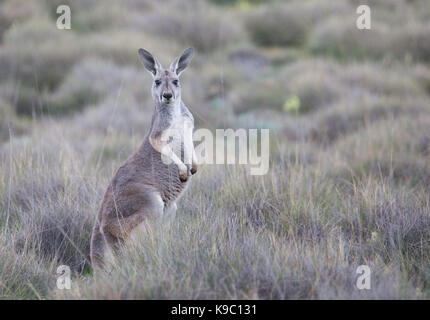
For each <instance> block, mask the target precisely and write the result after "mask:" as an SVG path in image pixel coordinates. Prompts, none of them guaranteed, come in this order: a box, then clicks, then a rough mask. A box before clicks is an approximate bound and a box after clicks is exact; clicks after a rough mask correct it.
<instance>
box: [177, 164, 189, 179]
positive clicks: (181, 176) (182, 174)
mask: <svg viewBox="0 0 430 320" xmlns="http://www.w3.org/2000/svg"><path fill="white" fill-rule="evenodd" d="M179 180H181V181H182V182H185V181H187V180H188V168H187V167H186V166H184V168H182V169H179Z"/></svg>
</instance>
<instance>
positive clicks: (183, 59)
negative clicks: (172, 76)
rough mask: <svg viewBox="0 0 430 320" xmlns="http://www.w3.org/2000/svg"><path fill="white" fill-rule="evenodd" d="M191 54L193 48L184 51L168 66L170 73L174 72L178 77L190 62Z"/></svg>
mask: <svg viewBox="0 0 430 320" xmlns="http://www.w3.org/2000/svg"><path fill="white" fill-rule="evenodd" d="M193 52H194V50H193V48H188V49H186V50H185V51H184V52H183V53H182V55H181V56H179V57H178V58H176V59H175V61H173V62H172V64H171V65H170V71H172V72H176V74H177V75H178V76H179V75H180V74H181V73H182V71H184V70H185V68H186V67H187V66H188V65H189V63H190V62H191V58H192V57H193Z"/></svg>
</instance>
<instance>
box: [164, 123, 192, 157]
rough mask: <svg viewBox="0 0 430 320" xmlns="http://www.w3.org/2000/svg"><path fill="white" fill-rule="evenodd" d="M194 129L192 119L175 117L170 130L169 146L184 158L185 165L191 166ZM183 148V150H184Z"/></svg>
mask: <svg viewBox="0 0 430 320" xmlns="http://www.w3.org/2000/svg"><path fill="white" fill-rule="evenodd" d="M193 129H194V125H193V122H192V120H191V119H189V118H188V117H185V116H182V115H181V116H178V117H175V118H174V120H173V121H172V123H171V124H170V126H169V129H168V132H169V133H168V135H169V139H170V142H169V145H170V146H171V148H172V150H173V152H174V153H175V154H176V155H177V156H178V157H179V158H182V150H183V159H182V160H183V162H184V163H185V164H191V160H192V155H193V148H194V147H193ZM182 148H183V149H182Z"/></svg>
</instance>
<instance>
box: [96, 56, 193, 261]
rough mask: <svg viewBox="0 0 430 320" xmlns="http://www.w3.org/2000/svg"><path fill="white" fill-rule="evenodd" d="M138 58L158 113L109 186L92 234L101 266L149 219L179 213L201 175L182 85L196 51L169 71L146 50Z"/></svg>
mask: <svg viewBox="0 0 430 320" xmlns="http://www.w3.org/2000/svg"><path fill="white" fill-rule="evenodd" d="M138 54H139V57H140V60H141V62H142V63H143V66H144V67H145V68H146V70H148V71H149V72H150V73H151V75H152V76H153V80H154V81H153V84H152V98H153V100H154V104H155V109H154V113H153V115H152V120H151V126H150V129H149V131H148V133H147V135H146V137H145V138H144V140H143V143H142V144H141V145H140V147H139V149H138V150H137V151H136V152H135V153H134V154H133V155H131V156H130V157H129V158H128V159H127V160H126V161H125V162H124V163H123V164H122V165H121V166H120V168H119V169H118V170H117V171H116V173H115V175H114V177H113V179H112V180H111V182H110V184H109V185H108V187H107V190H106V193H105V195H104V198H103V201H102V203H101V207H100V210H99V212H98V216H97V219H96V222H95V224H94V228H93V232H92V236H91V248H90V256H91V263H92V264H93V266H94V267H95V268H97V267H100V268H102V267H103V265H104V258H105V256H106V254H107V253H108V252H109V253H112V252H114V251H115V250H116V249H117V248H118V245H119V244H120V243H123V242H124V241H125V240H126V239H127V238H128V237H129V236H130V234H131V233H132V232H141V231H140V230H141V228H140V227H141V226H142V225H144V224H145V222H146V220H148V219H152V218H157V217H160V216H162V215H163V214H164V213H165V212H166V211H170V212H175V211H176V209H177V206H176V203H175V201H176V200H177V199H178V198H179V196H180V195H181V194H182V193H183V191H184V190H185V189H186V187H187V185H188V184H189V182H190V180H191V175H194V174H195V173H196V172H197V161H196V155H195V151H194V146H193V140H192V131H193V128H194V118H193V116H192V114H191V112H190V111H189V110H188V108H187V107H186V106H185V104H184V103H183V102H182V99H181V86H180V83H179V76H180V75H181V73H182V72H183V71H184V69H185V68H186V67H187V66H188V64H189V63H190V61H191V58H192V56H193V49H192V48H188V49H186V50H185V51H184V52H183V53H182V55H181V56H179V57H178V58H176V59H175V60H174V61H173V62H172V64H171V65H170V67H169V69H164V68H163V67H162V66H161V64H160V63H159V62H158V61H157V59H155V58H154V57H153V56H152V54H151V53H149V52H148V51H146V50H144V49H139V50H138ZM172 140H173V141H172ZM182 159H183V161H182Z"/></svg>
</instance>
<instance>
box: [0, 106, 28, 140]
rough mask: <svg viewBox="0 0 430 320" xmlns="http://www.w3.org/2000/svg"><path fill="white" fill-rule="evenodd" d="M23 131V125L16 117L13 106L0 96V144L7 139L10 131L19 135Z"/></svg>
mask: <svg viewBox="0 0 430 320" xmlns="http://www.w3.org/2000/svg"><path fill="white" fill-rule="evenodd" d="M10 130H11V131H12V132H10ZM25 131H26V130H25V126H24V124H23V122H22V121H20V120H19V119H18V118H17V117H16V115H15V112H14V110H13V107H12V106H11V105H10V104H9V103H7V102H6V101H4V100H3V99H1V98H0V144H1V143H2V142H4V141H6V140H8V139H9V138H10V134H11V133H12V134H13V135H20V134H23V133H24V132H25Z"/></svg>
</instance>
